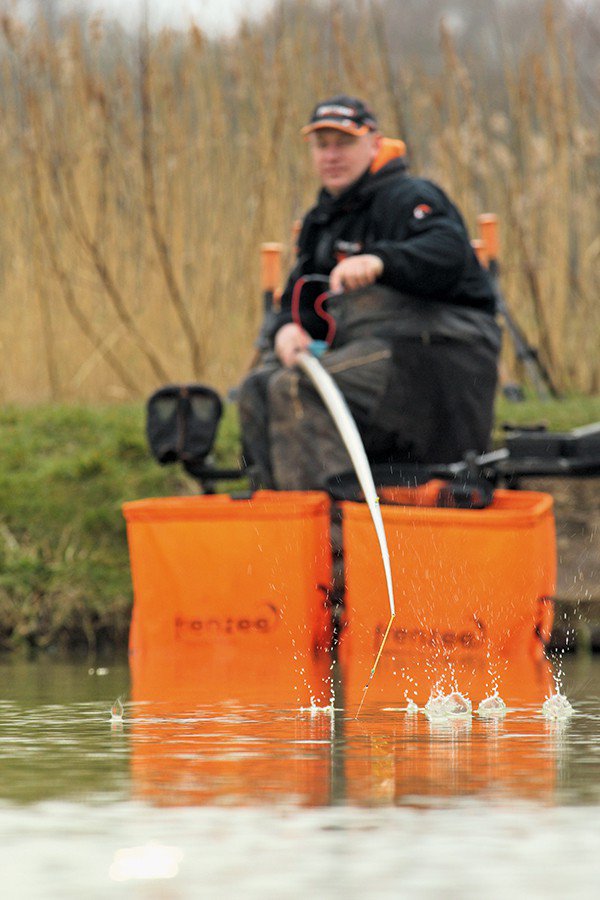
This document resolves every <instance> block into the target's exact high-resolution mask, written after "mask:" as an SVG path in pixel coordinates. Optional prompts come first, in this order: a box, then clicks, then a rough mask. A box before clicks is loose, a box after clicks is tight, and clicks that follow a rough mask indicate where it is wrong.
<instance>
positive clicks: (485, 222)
mask: <svg viewBox="0 0 600 900" xmlns="http://www.w3.org/2000/svg"><path fill="white" fill-rule="evenodd" d="M477 224H478V225H479V234H480V235H481V239H482V241H483V243H484V245H485V253H486V256H487V258H488V260H497V259H498V251H499V239H498V216H497V215H496V213H481V215H479V216H477Z"/></svg>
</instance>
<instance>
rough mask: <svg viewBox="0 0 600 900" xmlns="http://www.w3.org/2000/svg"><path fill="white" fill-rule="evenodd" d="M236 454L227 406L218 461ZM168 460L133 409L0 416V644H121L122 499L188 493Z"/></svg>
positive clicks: (540, 411) (188, 484)
mask: <svg viewBox="0 0 600 900" xmlns="http://www.w3.org/2000/svg"><path fill="white" fill-rule="evenodd" d="M596 420H600V397H596V398H587V397H586V398H578V397H573V398H569V399H565V400H562V401H560V402H556V401H553V402H549V403H544V404H542V403H539V402H538V401H534V400H526V401H525V402H524V403H519V404H509V403H508V402H507V401H505V400H500V401H499V405H498V410H497V421H498V423H499V427H498V430H497V433H496V438H497V440H498V441H499V442H501V429H500V425H501V423H503V422H511V423H514V424H525V423H537V422H542V421H543V422H545V423H546V424H547V425H548V426H549V427H551V428H554V429H566V428H571V427H574V426H577V425H582V424H586V423H588V422H592V421H596ZM236 457H237V426H236V419H235V413H234V411H233V409H231V408H229V409H228V410H227V414H226V417H225V420H224V421H223V423H222V426H221V431H220V435H219V440H218V446H217V461H218V462H220V463H233V462H234V461H235V460H236ZM194 489H195V488H194V484H193V482H192V481H191V480H190V479H188V478H187V477H186V476H185V474H184V473H183V472H182V471H180V470H179V468H178V467H167V468H163V467H160V466H158V465H157V464H156V463H155V462H154V461H153V460H152V459H151V458H150V455H149V453H148V450H147V447H146V441H145V436H144V410H143V407H142V405H141V404H136V405H124V406H112V407H105V408H103V407H96V408H91V407H66V406H40V407H35V408H17V407H8V408H4V409H3V410H1V411H0V648H1V649H15V648H19V647H23V648H65V647H74V646H79V647H84V648H87V649H89V650H92V651H93V650H95V649H98V648H101V647H102V646H106V645H110V646H117V647H123V646H125V644H126V640H127V629H128V623H129V615H130V610H131V585H130V577H129V564H128V556H127V545H126V535H125V524H124V521H123V518H122V515H121V504H122V503H123V502H124V501H125V500H133V499H139V498H142V497H148V496H164V495H169V494H177V493H190V492H192V491H193V490H194Z"/></svg>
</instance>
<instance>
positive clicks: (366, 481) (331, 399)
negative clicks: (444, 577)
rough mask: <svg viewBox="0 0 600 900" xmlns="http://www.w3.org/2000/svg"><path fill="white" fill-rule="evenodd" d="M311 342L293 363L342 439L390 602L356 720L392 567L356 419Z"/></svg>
mask: <svg viewBox="0 0 600 900" xmlns="http://www.w3.org/2000/svg"><path fill="white" fill-rule="evenodd" d="M314 343H315V344H316V345H317V346H316V347H315V348H314V349H313V352H310V347H309V351H306V350H302V351H301V352H300V353H298V355H297V356H296V364H297V366H298V368H300V369H301V370H302V371H303V372H304V373H305V375H307V376H308V378H309V379H310V380H311V382H312V383H313V385H314V387H315V389H316V390H317V392H318V394H319V396H320V397H321V399H322V401H323V403H324V404H325V406H326V408H327V410H328V411H329V413H330V415H331V418H332V419H333V421H334V423H335V425H336V428H337V430H338V431H339V434H340V437H341V438H342V440H343V442H344V445H345V447H346V450H347V451H348V455H349V457H350V459H351V461H352V465H353V466H354V471H355V472H356V477H357V478H358V482H359V484H360V486H361V488H362V490H363V494H364V497H365V500H366V502H367V506H368V508H369V512H370V513H371V518H372V519H373V525H374V526H375V533H376V534H377V540H378V542H379V548H380V550H381V558H382V561H383V569H384V572H385V579H386V584H387V591H388V598H389V602H390V620H389V622H388V626H387V628H386V630H385V633H384V635H383V640H382V641H381V644H380V645H379V652H378V653H377V656H376V658H375V662H374V664H373V667H372V669H371V672H370V674H369V678H368V681H367V683H366V685H365V687H364V690H363V695H362V698H361V701H360V705H359V707H358V711H357V713H356V718H357V719H358V717H359V715H360V711H361V709H362V707H363V703H364V701H365V697H366V696H367V691H368V689H369V686H370V684H371V681H372V680H373V676H374V675H375V670H376V669H377V666H378V664H379V660H380V659H381V654H382V653H383V648H384V645H385V642H386V640H387V637H388V635H389V633H390V629H391V627H392V623H393V621H394V619H395V617H396V606H395V603H394V587H393V584H392V570H391V566H390V552H389V549H388V545H387V540H386V536H385V528H384V527H383V517H382V515H381V506H380V503H379V497H378V496H377V491H376V489H375V482H374V481H373V475H372V473H371V467H370V465H369V460H368V459H367V454H366V452H365V447H364V444H363V442H362V438H361V436H360V434H359V431H358V428H357V427H356V422H355V421H354V418H353V416H352V413H351V412H350V410H349V409H348V404H347V403H346V401H345V399H344V395H343V394H342V392H341V391H340V389H339V387H338V386H337V384H336V383H335V381H334V380H333V378H332V377H331V375H330V374H329V372H327V370H326V369H325V368H324V367H323V366H322V365H321V363H320V362H319V360H318V359H317V357H316V356H315V355H314V354H315V352H317V353H319V352H322V351H323V347H322V346H321V343H322V342H320V341H319V342H314Z"/></svg>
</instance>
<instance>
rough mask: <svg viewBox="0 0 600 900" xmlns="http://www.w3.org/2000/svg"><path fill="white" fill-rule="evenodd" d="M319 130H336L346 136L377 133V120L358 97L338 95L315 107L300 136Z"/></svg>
mask: <svg viewBox="0 0 600 900" xmlns="http://www.w3.org/2000/svg"><path fill="white" fill-rule="evenodd" d="M319 128H337V130H338V131H345V132H346V134H353V135H355V136H357V137H358V136H359V135H361V134H367V132H368V131H377V128H378V125H377V119H376V118H375V114H374V113H373V112H372V111H371V110H370V109H369V107H368V106H367V105H366V103H364V102H363V101H362V100H359V99H358V97H348V96H347V95H346V94H338V95H337V96H335V97H331V98H330V99H329V100H323V101H322V102H321V103H318V104H317V106H315V108H314V110H313V113H312V116H311V117H310V122H309V123H308V125H305V126H304V128H303V129H302V134H310V133H311V132H312V131H317V130H318V129H319Z"/></svg>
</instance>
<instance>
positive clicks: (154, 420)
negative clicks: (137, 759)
mask: <svg viewBox="0 0 600 900" xmlns="http://www.w3.org/2000/svg"><path fill="white" fill-rule="evenodd" d="M222 412H223V404H222V403H221V399H220V397H219V395H218V394H217V393H216V391H213V390H212V388H209V387H205V386H204V385H202V384H174V385H168V386H166V387H163V388H160V389H159V390H158V391H155V393H154V394H152V396H151V397H150V398H149V400H148V405H147V411H146V413H147V414H146V436H147V438H148V444H149V447H150V450H151V452H152V455H153V456H154V458H155V459H156V460H158V462H159V463H161V465H166V464H167V463H172V462H182V463H183V464H184V466H185V467H186V469H188V471H189V470H193V469H195V468H199V467H201V466H202V464H203V462H204V460H205V459H206V457H207V456H208V454H209V453H210V451H211V449H212V446H213V444H214V440H215V436H216V433H217V427H218V425H219V420H220V418H221V415H222Z"/></svg>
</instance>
